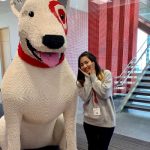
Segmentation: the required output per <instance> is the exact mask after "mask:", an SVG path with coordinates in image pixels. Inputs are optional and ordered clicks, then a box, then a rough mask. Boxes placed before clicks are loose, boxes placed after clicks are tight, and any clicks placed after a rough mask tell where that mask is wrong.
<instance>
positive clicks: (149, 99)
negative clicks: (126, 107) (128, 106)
mask: <svg viewBox="0 0 150 150" xmlns="http://www.w3.org/2000/svg"><path fill="white" fill-rule="evenodd" d="M129 101H131V102H133V101H134V102H141V103H149V104H150V96H137V95H132V96H131V97H130V99H129Z"/></svg>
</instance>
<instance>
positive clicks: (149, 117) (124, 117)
mask: <svg viewBox="0 0 150 150" xmlns="http://www.w3.org/2000/svg"><path fill="white" fill-rule="evenodd" d="M116 117H117V125H116V128H115V133H118V134H121V135H125V136H129V137H133V138H136V139H140V140H144V141H147V142H150V113H149V112H140V111H129V112H119V113H117V114H116ZM77 122H78V123H81V124H82V122H83V114H82V102H81V100H79V101H78V111H77Z"/></svg>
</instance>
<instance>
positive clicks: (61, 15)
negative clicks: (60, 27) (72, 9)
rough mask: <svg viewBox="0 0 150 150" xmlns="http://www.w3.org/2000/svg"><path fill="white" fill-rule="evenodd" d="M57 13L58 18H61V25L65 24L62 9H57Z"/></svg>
mask: <svg viewBox="0 0 150 150" xmlns="http://www.w3.org/2000/svg"><path fill="white" fill-rule="evenodd" d="M58 13H59V16H60V18H61V20H62V22H63V24H65V21H66V20H65V19H66V15H65V12H64V10H63V9H59V10H58Z"/></svg>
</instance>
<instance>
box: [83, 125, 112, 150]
mask: <svg viewBox="0 0 150 150" xmlns="http://www.w3.org/2000/svg"><path fill="white" fill-rule="evenodd" d="M83 126H84V131H85V134H86V137H87V141H88V150H108V146H109V143H110V140H111V137H112V135H113V132H114V127H112V128H105V127H97V126H93V125H89V124H87V123H85V122H84V124H83Z"/></svg>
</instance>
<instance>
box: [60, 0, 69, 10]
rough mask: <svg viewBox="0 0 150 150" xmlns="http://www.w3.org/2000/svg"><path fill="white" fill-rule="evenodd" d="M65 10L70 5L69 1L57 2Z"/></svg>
mask: <svg viewBox="0 0 150 150" xmlns="http://www.w3.org/2000/svg"><path fill="white" fill-rule="evenodd" d="M58 1H59V2H60V3H61V4H62V5H64V7H65V8H68V7H69V5H70V0H58Z"/></svg>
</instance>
